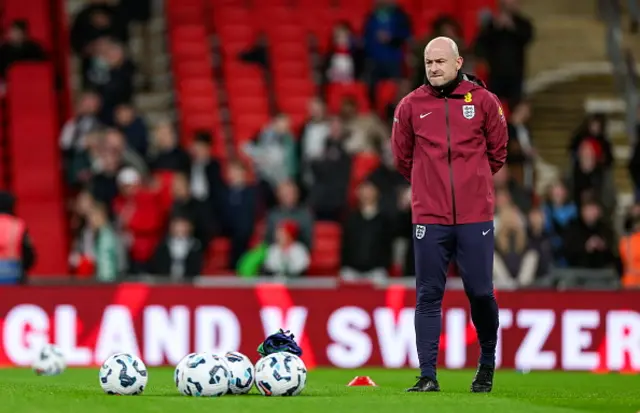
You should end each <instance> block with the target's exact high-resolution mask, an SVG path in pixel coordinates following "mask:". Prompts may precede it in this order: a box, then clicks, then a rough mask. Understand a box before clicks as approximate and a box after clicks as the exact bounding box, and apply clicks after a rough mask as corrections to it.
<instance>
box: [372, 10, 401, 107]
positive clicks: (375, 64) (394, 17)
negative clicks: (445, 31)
mask: <svg viewBox="0 0 640 413" xmlns="http://www.w3.org/2000/svg"><path fill="white" fill-rule="evenodd" d="M410 36H411V22H410V20H409V16H408V15H407V14H406V13H405V12H404V10H403V9H402V8H401V7H400V6H398V5H396V4H395V0H376V4H375V8H374V9H373V11H372V12H371V14H370V15H369V16H368V17H367V20H366V22H365V26H364V49H365V59H366V60H365V70H366V73H367V78H368V83H369V99H370V100H371V102H373V103H374V106H375V101H376V94H375V88H376V85H377V84H378V82H379V81H381V80H385V79H399V78H400V77H401V76H402V63H403V60H404V59H403V47H404V45H405V43H406V42H407V40H409V37H410Z"/></svg>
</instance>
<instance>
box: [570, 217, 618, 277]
mask: <svg viewBox="0 0 640 413" xmlns="http://www.w3.org/2000/svg"><path fill="white" fill-rule="evenodd" d="M593 235H597V236H599V237H600V238H602V239H603V240H604V241H605V243H606V246H607V248H606V249H605V250H604V251H593V252H587V250H586V247H585V244H586V242H587V240H588V239H589V238H590V237H591V236H593ZM564 238H565V239H564V249H565V257H566V259H567V263H568V264H569V266H570V267H577V268H593V269H598V268H605V267H609V266H612V265H613V264H614V257H613V252H612V247H613V232H612V231H611V229H610V228H609V227H608V226H607V225H606V224H605V223H603V222H598V223H597V224H595V225H594V226H591V227H589V226H587V225H586V224H585V223H584V222H582V220H578V221H575V222H573V223H571V224H570V225H569V227H568V228H567V230H566V231H565V233H564Z"/></svg>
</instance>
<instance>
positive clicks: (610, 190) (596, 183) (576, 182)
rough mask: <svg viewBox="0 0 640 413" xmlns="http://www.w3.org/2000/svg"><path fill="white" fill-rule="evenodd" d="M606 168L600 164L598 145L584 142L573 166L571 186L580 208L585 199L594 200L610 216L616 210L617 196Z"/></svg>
mask: <svg viewBox="0 0 640 413" xmlns="http://www.w3.org/2000/svg"><path fill="white" fill-rule="evenodd" d="M604 168H605V167H604V166H603V165H602V164H600V163H598V159H597V153H596V144H595V143H594V142H593V141H584V142H582V144H581V145H580V148H579V149H578V162H577V163H576V164H575V165H574V166H573V173H572V175H571V180H570V186H571V189H572V193H573V199H575V200H576V203H577V204H578V207H580V205H582V203H583V202H584V200H585V197H589V198H593V199H594V200H595V201H596V202H597V203H599V204H600V205H602V206H603V207H604V209H605V214H607V215H609V214H611V213H613V211H614V209H615V204H616V194H615V188H614V187H613V183H612V182H610V181H609V180H608V179H607V176H606V171H605V169H604Z"/></svg>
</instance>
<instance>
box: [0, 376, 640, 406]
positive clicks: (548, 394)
mask: <svg viewBox="0 0 640 413" xmlns="http://www.w3.org/2000/svg"><path fill="white" fill-rule="evenodd" d="M172 374H173V369H170V368H153V369H149V382H148V385H147V388H146V390H145V392H144V394H143V395H141V396H132V397H125V396H108V395H105V394H104V393H102V389H101V388H100V386H99V384H98V370H97V369H68V370H67V371H66V372H64V374H62V375H61V376H57V377H37V376H36V375H35V374H34V373H33V372H31V371H30V370H26V369H2V370H0V412H2V413H4V412H6V413H9V412H11V413H14V412H15V413H76V412H77V413H112V412H113V413H116V412H120V411H122V412H132V413H134V412H135V413H152V412H162V413H173V412H175V413H191V412H199V413H200V412H233V413H244V412H247V413H249V412H251V413H255V412H261V411H275V412H278V413H289V412H291V413H341V412H345V413H346V412H348V413H360V412H363V413H374V412H384V413H412V412H420V413H425V412H437V413H449V412H451V413H453V412H456V413H457V412H463V413H484V412H487V413H501V412H505V413H507V412H508V413H525V412H526V413H534V412H539V413H543V412H544V413H572V412H573V413H575V412H606V413H614V412H620V413H622V412H624V413H636V412H638V411H640V376H637V375H617V374H610V375H593V374H589V373H561V372H532V373H529V374H519V373H516V372H513V371H498V372H497V373H496V378H495V382H494V383H495V384H494V391H493V393H491V394H470V393H469V384H470V382H471V378H472V376H473V372H472V371H440V373H439V381H440V386H441V388H442V392H440V393H428V394H407V393H404V389H405V388H406V387H408V386H409V385H412V384H413V382H414V376H415V374H416V371H415V370H385V369H359V370H337V369H317V370H313V371H310V372H309V375H308V377H307V387H306V388H305V390H304V392H303V393H302V395H300V396H298V397H284V398H275V397H274V398H268V397H262V396H261V395H260V394H259V393H258V391H257V390H256V389H255V388H254V389H253V390H252V391H251V393H250V394H248V395H244V396H230V395H227V396H224V397H221V398H218V399H205V398H196V397H193V398H192V397H185V396H181V395H179V394H178V392H177V391H176V389H175V386H174V385H173V383H172ZM356 375H368V376H371V378H372V379H373V380H374V381H376V383H377V384H378V386H379V387H377V388H371V387H347V386H346V384H347V383H348V382H349V381H350V380H351V379H352V378H353V377H354V376H356Z"/></svg>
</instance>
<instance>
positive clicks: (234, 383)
mask: <svg viewBox="0 0 640 413" xmlns="http://www.w3.org/2000/svg"><path fill="white" fill-rule="evenodd" d="M224 358H225V359H226V360H227V364H228V365H229V372H230V373H231V380H230V381H229V392H230V393H233V394H245V393H249V391H250V390H251V387H252V386H253V381H254V377H255V369H254V368H253V363H251V360H249V357H247V356H245V355H244V354H242V353H238V352H237V351H230V352H228V353H227V354H225V355H224Z"/></svg>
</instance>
